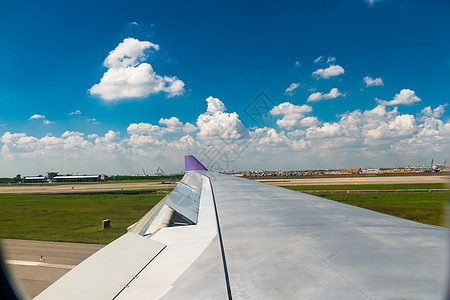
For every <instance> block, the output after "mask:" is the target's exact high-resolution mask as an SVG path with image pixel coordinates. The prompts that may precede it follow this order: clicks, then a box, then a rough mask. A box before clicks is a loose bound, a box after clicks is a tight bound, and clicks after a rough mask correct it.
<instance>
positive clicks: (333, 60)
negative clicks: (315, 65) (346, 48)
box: [327, 56, 336, 63]
mask: <svg viewBox="0 0 450 300" xmlns="http://www.w3.org/2000/svg"><path fill="white" fill-rule="evenodd" d="M335 61H336V57H333V56H330V57H328V59H327V63H332V62H335Z"/></svg>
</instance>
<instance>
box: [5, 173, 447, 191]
mask: <svg viewBox="0 0 450 300" xmlns="http://www.w3.org/2000/svg"><path fill="white" fill-rule="evenodd" d="M257 181H261V182H265V183H268V184H272V185H277V186H280V185H325V184H328V185H344V184H389V183H449V182H450V177H449V176H386V177H334V178H298V179H284V178H275V179H265V178H264V179H257ZM175 185H176V184H175V183H161V182H136V183H105V184H73V185H70V184H69V185H45V184H42V185H41V186H40V185H38V184H36V185H23V186H20V185H14V186H0V194H64V193H87V192H108V191H120V190H124V191H133V190H144V189H164V188H173V187H175Z"/></svg>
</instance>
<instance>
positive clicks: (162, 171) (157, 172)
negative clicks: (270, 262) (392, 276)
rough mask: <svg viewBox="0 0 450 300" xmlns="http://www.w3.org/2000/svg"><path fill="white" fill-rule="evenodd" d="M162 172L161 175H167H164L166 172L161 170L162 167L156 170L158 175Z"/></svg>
mask: <svg viewBox="0 0 450 300" xmlns="http://www.w3.org/2000/svg"><path fill="white" fill-rule="evenodd" d="M159 171H161V173H160V174H161V175H166V173H164V170H163V169H161V167H158V169H157V170H156V174H158V172H159Z"/></svg>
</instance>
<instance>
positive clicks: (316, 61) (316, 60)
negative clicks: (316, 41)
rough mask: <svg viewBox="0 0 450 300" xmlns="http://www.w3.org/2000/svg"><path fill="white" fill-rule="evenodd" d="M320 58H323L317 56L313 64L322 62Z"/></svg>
mask: <svg viewBox="0 0 450 300" xmlns="http://www.w3.org/2000/svg"><path fill="white" fill-rule="evenodd" d="M322 58H323V56H319V57H318V58H316V59H315V60H314V62H315V63H318V62H319V61H321V60H322Z"/></svg>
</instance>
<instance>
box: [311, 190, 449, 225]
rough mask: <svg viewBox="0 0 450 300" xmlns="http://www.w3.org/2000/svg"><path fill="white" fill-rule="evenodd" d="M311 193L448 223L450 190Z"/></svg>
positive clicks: (411, 217) (410, 217) (433, 222)
mask: <svg viewBox="0 0 450 300" xmlns="http://www.w3.org/2000/svg"><path fill="white" fill-rule="evenodd" d="M311 194H312V195H316V196H319V197H323V198H327V199H331V200H335V201H339V202H342V203H346V204H350V205H355V206H358V207H362V208H367V209H370V210H374V211H377V212H381V213H384V214H388V215H393V216H397V217H400V218H404V219H408V220H412V221H416V222H421V223H425V224H430V225H437V226H442V227H446V226H447V223H446V217H445V207H446V204H447V205H448V201H447V199H448V194H447V193H443V192H436V193H434V192H414V193H409V192H404V193H383V192H380V193H353V194H333V193H328V192H319V193H311Z"/></svg>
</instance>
